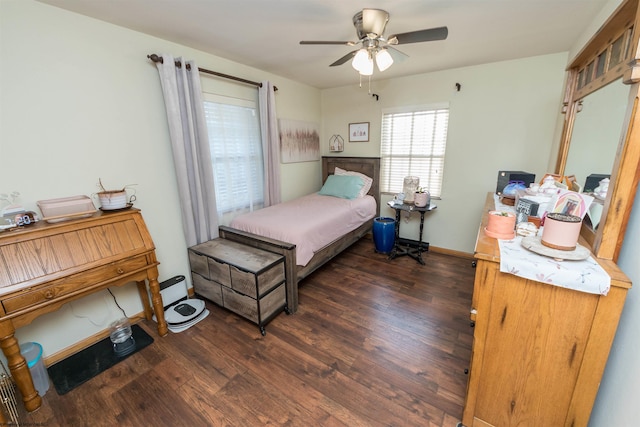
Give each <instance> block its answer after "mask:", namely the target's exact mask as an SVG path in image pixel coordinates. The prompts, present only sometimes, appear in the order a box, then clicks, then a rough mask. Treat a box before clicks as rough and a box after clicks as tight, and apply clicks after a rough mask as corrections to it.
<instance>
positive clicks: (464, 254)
mask: <svg viewBox="0 0 640 427" xmlns="http://www.w3.org/2000/svg"><path fill="white" fill-rule="evenodd" d="M429 252H435V253H437V254H443V255H450V256H454V257H457V258H463V259H468V260H473V259H475V258H474V256H473V254H470V253H468V252H461V251H454V250H452V249H446V248H439V247H437V246H431V245H429Z"/></svg>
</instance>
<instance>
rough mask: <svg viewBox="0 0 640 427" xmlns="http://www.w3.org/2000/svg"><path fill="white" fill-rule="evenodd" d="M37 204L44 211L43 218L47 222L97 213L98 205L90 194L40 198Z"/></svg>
mask: <svg viewBox="0 0 640 427" xmlns="http://www.w3.org/2000/svg"><path fill="white" fill-rule="evenodd" d="M37 204H38V208H40V211H41V212H42V219H43V220H45V221H47V222H60V221H66V220H69V219H76V218H85V217H90V216H91V215H93V214H94V213H96V207H95V206H94V205H93V202H92V201H91V199H90V198H89V197H88V196H72V197H63V198H60V199H49V200H39V201H38V202H37Z"/></svg>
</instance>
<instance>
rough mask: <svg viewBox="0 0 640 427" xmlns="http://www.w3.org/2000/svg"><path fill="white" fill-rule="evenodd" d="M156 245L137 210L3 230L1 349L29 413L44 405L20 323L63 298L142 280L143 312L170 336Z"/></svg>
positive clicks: (0, 252)
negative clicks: (24, 349) (20, 338)
mask: <svg viewBox="0 0 640 427" xmlns="http://www.w3.org/2000/svg"><path fill="white" fill-rule="evenodd" d="M157 266H158V261H157V260H156V255H155V246H154V244H153V241H152V240H151V236H150V234H149V231H148V230H147V226H146V225H145V223H144V220H143V219H142V215H141V214H140V211H139V210H138V209H129V210H125V211H119V212H108V213H103V212H100V211H98V212H97V213H96V214H95V215H93V216H92V217H90V218H85V219H77V220H71V221H65V222H60V223H56V224H49V223H46V222H44V221H40V222H38V223H37V224H35V225H32V226H28V227H26V228H21V229H17V230H9V231H4V232H2V233H0V303H1V305H0V347H2V352H3V353H4V355H5V356H6V358H7V361H8V364H9V369H10V371H11V375H12V376H13V378H14V380H15V381H16V384H17V386H18V388H19V390H20V392H21V394H22V399H23V401H24V405H25V408H26V410H27V411H34V410H36V409H38V408H39V407H40V405H41V403H42V402H41V398H40V396H39V395H38V393H37V392H36V390H35V388H34V385H33V380H32V379H31V373H30V372H29V368H28V367H27V364H26V363H25V360H24V358H23V357H22V355H21V354H20V347H19V344H18V341H17V339H16V338H15V336H14V333H15V329H16V328H19V327H21V326H24V325H28V324H29V323H31V322H32V321H33V320H34V319H35V318H37V317H38V316H40V315H43V314H45V313H49V312H52V311H55V310H57V309H58V308H60V307H61V306H62V305H63V304H66V303H68V302H70V301H73V300H75V299H78V298H82V297H83V296H86V295H89V294H91V293H94V292H97V291H100V290H103V289H105V288H108V287H111V286H122V285H124V284H126V283H130V282H137V284H138V290H139V292H140V297H141V299H142V304H143V306H144V314H145V317H146V318H147V319H151V317H152V310H151V307H150V305H149V297H148V295H147V291H146V281H147V280H148V281H149V289H150V291H151V300H152V303H153V309H154V311H155V314H156V318H157V321H158V333H159V334H160V336H164V335H166V334H167V323H166V322H165V320H164V311H163V306H162V297H161V296H160V285H159V283H158V268H157Z"/></svg>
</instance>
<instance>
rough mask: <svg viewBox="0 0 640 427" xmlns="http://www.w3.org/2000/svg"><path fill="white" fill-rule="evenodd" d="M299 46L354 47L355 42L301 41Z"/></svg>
mask: <svg viewBox="0 0 640 427" xmlns="http://www.w3.org/2000/svg"><path fill="white" fill-rule="evenodd" d="M300 44H310V45H322V44H339V45H343V46H355V44H356V43H355V42H343V41H331V40H329V41H321V40H302V41H301V42H300Z"/></svg>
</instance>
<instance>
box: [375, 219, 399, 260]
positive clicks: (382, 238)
mask: <svg viewBox="0 0 640 427" xmlns="http://www.w3.org/2000/svg"><path fill="white" fill-rule="evenodd" d="M395 242H396V220H395V219H393V218H388V217H377V218H374V219H373V243H374V244H375V246H376V252H380V253H383V254H388V253H389V252H391V250H392V249H393V245H394V243H395Z"/></svg>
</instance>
